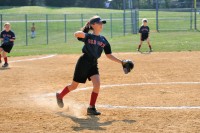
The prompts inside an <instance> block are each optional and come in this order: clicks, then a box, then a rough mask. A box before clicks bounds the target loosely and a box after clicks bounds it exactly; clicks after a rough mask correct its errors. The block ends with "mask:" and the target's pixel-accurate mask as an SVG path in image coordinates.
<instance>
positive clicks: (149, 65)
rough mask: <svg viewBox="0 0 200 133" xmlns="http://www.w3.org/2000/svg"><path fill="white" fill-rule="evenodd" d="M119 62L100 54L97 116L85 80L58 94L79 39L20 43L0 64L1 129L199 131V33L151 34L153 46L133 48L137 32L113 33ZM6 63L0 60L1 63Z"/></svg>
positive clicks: (10, 132)
mask: <svg viewBox="0 0 200 133" xmlns="http://www.w3.org/2000/svg"><path fill="white" fill-rule="evenodd" d="M108 40H109V42H110V43H111V47H112V51H113V54H114V55H115V56H116V57H118V58H120V59H130V60H132V61H134V63H135V67H134V69H133V70H132V71H131V73H129V74H124V72H123V70H122V66H121V65H119V64H117V63H114V62H112V61H110V60H109V59H108V58H106V56H105V55H104V54H102V57H101V58H100V59H99V61H98V62H99V71H100V78H101V89H100V94H99V97H98V100H97V105H96V107H97V109H98V110H99V111H100V112H101V113H102V115H100V116H87V115H86V109H87V107H88V104H89V100H90V94H91V91H92V83H91V82H90V81H87V83H86V84H80V85H79V86H78V89H77V90H75V91H73V92H71V93H69V94H68V95H66V96H65V97H64V103H65V107H64V108H63V109H60V108H59V107H58V106H57V103H56V98H55V94H56V92H58V91H61V90H62V89H63V88H64V87H65V86H66V85H68V84H70V83H71V82H72V78H73V72H74V69H75V65H76V62H77V59H78V58H79V56H80V55H81V48H82V46H83V45H82V43H80V42H78V41H75V39H74V40H72V41H71V42H68V44H65V43H63V44H49V45H38V44H35V45H31V46H22V45H17V44H16V46H15V47H14V48H13V51H12V53H11V54H9V58H8V60H9V64H10V67H9V68H7V69H3V68H0V101H1V102H0V132H1V133H14V132H16V133H21V132H23V133H29V132H34V133H71V132H81V133H90V132H91V133H93V132H102V133H110V132H111V133H199V132H200V98H199V95H200V67H199V66H200V56H199V55H200V52H199V50H200V46H199V32H197V31H188V32H160V33H151V43H152V47H153V50H154V52H152V53H147V52H145V51H147V50H148V47H147V45H146V43H144V45H143V46H142V51H143V53H139V52H136V48H137V45H138V43H139V35H127V36H121V37H117V38H109V39H108ZM1 65H2V64H1Z"/></svg>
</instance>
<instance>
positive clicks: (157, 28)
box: [156, 0, 159, 32]
mask: <svg viewBox="0 0 200 133" xmlns="http://www.w3.org/2000/svg"><path fill="white" fill-rule="evenodd" d="M158 6H159V5H158V0H156V30H157V32H159V27H158V8H159V7H158Z"/></svg>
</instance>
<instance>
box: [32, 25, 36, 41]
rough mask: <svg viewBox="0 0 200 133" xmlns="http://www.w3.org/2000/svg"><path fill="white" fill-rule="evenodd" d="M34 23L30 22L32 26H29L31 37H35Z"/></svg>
mask: <svg viewBox="0 0 200 133" xmlns="http://www.w3.org/2000/svg"><path fill="white" fill-rule="evenodd" d="M35 34H36V33H35V23H32V27H31V38H35Z"/></svg>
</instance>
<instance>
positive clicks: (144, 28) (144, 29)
mask: <svg viewBox="0 0 200 133" xmlns="http://www.w3.org/2000/svg"><path fill="white" fill-rule="evenodd" d="M149 31H150V29H149V27H148V26H141V27H140V30H139V33H141V34H142V36H143V37H148V36H149Z"/></svg>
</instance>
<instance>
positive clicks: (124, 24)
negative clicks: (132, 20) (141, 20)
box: [123, 0, 126, 36]
mask: <svg viewBox="0 0 200 133" xmlns="http://www.w3.org/2000/svg"><path fill="white" fill-rule="evenodd" d="M123 7H124V14H123V26H124V36H125V34H126V0H123Z"/></svg>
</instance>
